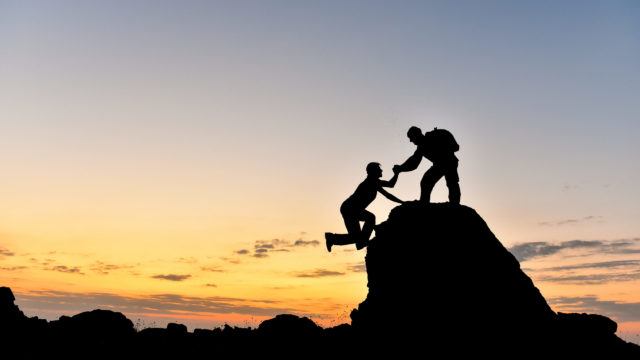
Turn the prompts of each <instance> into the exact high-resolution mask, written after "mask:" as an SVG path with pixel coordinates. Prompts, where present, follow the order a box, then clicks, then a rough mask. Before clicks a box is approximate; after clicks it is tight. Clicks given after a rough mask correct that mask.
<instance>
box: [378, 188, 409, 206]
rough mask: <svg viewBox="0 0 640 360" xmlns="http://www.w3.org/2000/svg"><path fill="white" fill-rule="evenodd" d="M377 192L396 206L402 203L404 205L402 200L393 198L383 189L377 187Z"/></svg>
mask: <svg viewBox="0 0 640 360" xmlns="http://www.w3.org/2000/svg"><path fill="white" fill-rule="evenodd" d="M378 191H379V192H380V194H382V195H384V197H386V198H387V199H389V200H391V201H395V202H397V203H398V204H402V203H404V201H402V200H400V199H398V198H397V197H395V196H393V195H391V194H389V193H388V192H387V190H385V189H383V188H382V187H379V188H378Z"/></svg>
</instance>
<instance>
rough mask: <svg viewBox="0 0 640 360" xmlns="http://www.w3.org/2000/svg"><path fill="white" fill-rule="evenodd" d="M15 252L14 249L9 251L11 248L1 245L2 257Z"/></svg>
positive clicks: (12, 254)
mask: <svg viewBox="0 0 640 360" xmlns="http://www.w3.org/2000/svg"><path fill="white" fill-rule="evenodd" d="M14 255H15V253H14V252H13V251H9V249H7V248H5V247H0V258H2V257H5V256H14Z"/></svg>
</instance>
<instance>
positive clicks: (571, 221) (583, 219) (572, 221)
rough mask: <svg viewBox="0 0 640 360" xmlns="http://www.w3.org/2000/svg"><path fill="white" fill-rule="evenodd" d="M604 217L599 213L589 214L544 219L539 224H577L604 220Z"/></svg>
mask: <svg viewBox="0 0 640 360" xmlns="http://www.w3.org/2000/svg"><path fill="white" fill-rule="evenodd" d="M603 219H604V217H602V216H599V215H589V216H585V217H581V218H575V219H563V220H556V221H542V222H539V223H538V225H540V226H562V225H575V224H579V223H585V222H592V221H598V222H602V221H603Z"/></svg>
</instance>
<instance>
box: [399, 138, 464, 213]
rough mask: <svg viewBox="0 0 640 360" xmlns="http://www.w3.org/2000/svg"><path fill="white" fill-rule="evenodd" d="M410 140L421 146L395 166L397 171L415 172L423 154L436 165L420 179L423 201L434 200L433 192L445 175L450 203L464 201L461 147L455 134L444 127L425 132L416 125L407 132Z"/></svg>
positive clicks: (421, 198) (421, 200) (421, 199)
mask: <svg viewBox="0 0 640 360" xmlns="http://www.w3.org/2000/svg"><path fill="white" fill-rule="evenodd" d="M407 136H408V137H409V141H411V142H412V143H414V144H416V146H418V148H417V149H416V152H415V153H413V155H411V157H409V158H408V159H407V161H405V162H404V163H403V164H402V165H395V166H394V167H393V172H394V173H401V172H407V171H413V170H415V169H417V168H418V165H420V161H421V160H422V157H426V158H427V159H429V160H430V161H431V162H432V163H433V166H431V167H430V168H429V170H427V172H425V173H424V176H423V177H422V180H421V181H420V202H424V203H429V202H430V201H431V191H432V190H433V187H434V186H435V185H436V183H437V182H438V180H440V179H441V178H442V177H443V176H444V179H445V180H446V182H447V187H448V188H449V202H451V203H453V204H460V184H459V181H460V179H459V177H458V158H457V157H456V156H455V154H454V153H455V152H456V151H458V150H460V146H459V145H458V143H457V142H456V140H455V139H454V137H453V135H452V134H451V133H450V132H449V131H447V130H444V129H438V128H434V129H433V131H429V132H426V133H425V134H424V135H423V134H422V130H420V128H418V127H415V126H412V127H411V128H410V129H409V131H408V132H407Z"/></svg>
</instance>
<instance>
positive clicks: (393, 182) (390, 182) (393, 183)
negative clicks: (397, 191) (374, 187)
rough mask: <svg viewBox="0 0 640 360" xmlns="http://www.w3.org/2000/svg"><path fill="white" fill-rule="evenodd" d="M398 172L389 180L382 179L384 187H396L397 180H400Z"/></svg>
mask: <svg viewBox="0 0 640 360" xmlns="http://www.w3.org/2000/svg"><path fill="white" fill-rule="evenodd" d="M398 174H399V173H398V172H394V173H393V177H392V178H391V179H389V180H380V186H382V187H394V186H396V181H398Z"/></svg>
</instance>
